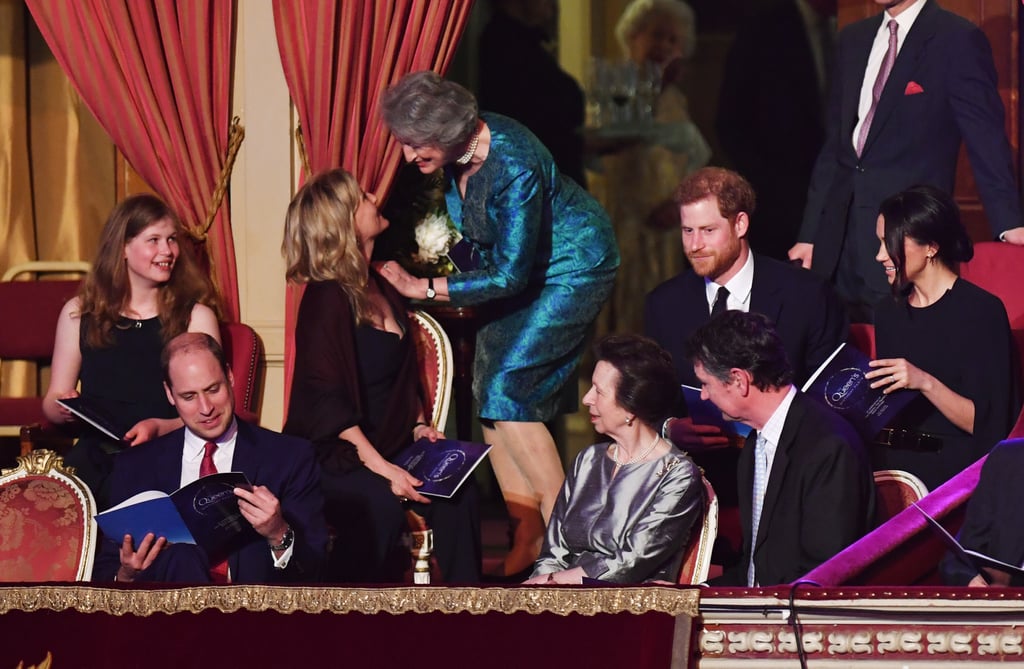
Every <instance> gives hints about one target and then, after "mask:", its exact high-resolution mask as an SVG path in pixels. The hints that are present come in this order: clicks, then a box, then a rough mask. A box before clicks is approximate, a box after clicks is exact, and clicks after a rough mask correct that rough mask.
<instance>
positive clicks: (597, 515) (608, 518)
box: [526, 335, 704, 584]
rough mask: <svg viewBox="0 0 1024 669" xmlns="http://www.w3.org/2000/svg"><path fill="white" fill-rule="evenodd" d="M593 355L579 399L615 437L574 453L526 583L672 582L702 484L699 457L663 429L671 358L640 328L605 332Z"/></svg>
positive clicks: (672, 384) (695, 518)
mask: <svg viewBox="0 0 1024 669" xmlns="http://www.w3.org/2000/svg"><path fill="white" fill-rule="evenodd" d="M594 352H595V357H596V358H597V365H596V367H594V375H593V377H592V385H591V387H590V391H589V392H587V394H586V395H585V396H584V397H583V403H584V404H585V405H587V407H588V408H589V409H590V420H591V422H592V423H593V424H594V429H595V430H597V431H598V432H600V433H601V434H604V435H607V436H609V437H611V438H612V442H611V443H607V442H605V443H600V444H595V445H593V446H591V447H590V448H587V449H586V450H584V451H583V452H581V453H580V454H579V456H577V458H576V463H575V464H574V465H573V469H572V471H571V472H569V475H568V476H567V477H566V479H565V485H564V486H562V493H561V495H559V498H558V502H557V503H556V504H555V510H554V513H553V514H552V516H551V523H550V524H549V525H548V531H547V539H546V540H545V542H544V549H543V550H542V551H541V555H540V559H539V560H538V561H537V565H536V568H535V569H534V571H533V577H532V578H530V579H529V580H528V581H526V583H527V584H544V583H580V582H581V579H583V578H584V577H586V578H596V579H601V580H603V581H611V582H613V583H640V582H642V581H651V580H658V581H669V582H672V583H675V582H676V581H677V578H678V576H679V568H680V565H681V563H682V559H683V548H684V547H685V546H686V543H687V541H688V540H689V538H690V528H691V527H693V524H694V523H696V522H699V520H700V517H701V513H702V510H703V494H704V488H703V485H702V484H701V479H700V470H699V469H698V468H697V465H695V464H694V463H693V460H691V459H690V458H689V456H687V455H686V454H685V453H683V452H682V451H680V450H679V449H677V448H676V447H675V446H674V445H673V444H672V443H671V442H669V441H666V440H665V439H662V438H661V435H660V434H659V428H660V423H661V416H662V415H663V412H665V411H668V410H670V409H671V407H672V405H673V401H674V400H675V397H676V395H678V393H679V385H678V382H677V381H676V374H675V368H674V367H673V366H672V358H671V356H669V354H668V353H666V352H665V350H664V349H662V348H661V347H660V346H658V345H657V344H656V343H654V341H652V340H650V339H647V338H646V337H640V336H636V335H612V336H609V337H606V338H604V339H602V340H601V341H600V342H598V343H597V346H595V348H594Z"/></svg>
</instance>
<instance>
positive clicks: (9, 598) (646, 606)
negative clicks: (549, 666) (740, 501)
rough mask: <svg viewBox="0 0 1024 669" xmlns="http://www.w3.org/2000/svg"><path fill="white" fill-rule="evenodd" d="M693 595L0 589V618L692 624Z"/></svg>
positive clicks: (687, 591)
mask: <svg viewBox="0 0 1024 669" xmlns="http://www.w3.org/2000/svg"><path fill="white" fill-rule="evenodd" d="M699 601H700V590H699V589H696V588H669V587H664V588H663V587H632V588H563V587H543V588H527V587H517V588H498V587H495V588H443V587H399V588H334V587H284V586H269V585H254V586H246V585H237V586H217V587H208V586H207V587H191V588H173V589H165V590H122V589H115V588H101V587H94V586H48V585H41V586H31V587H8V588H0V614H3V613H7V612H8V611H39V610H51V611H66V610H75V611H78V612H81V613H107V614H112V615H135V616H149V615H153V614H154V613H166V614H173V613H198V612H200V611H205V610H211V609H212V610H217V611H221V612H224V613H230V612H234V611H241V610H246V611H277V612H280V613H295V612H305V613H324V612H327V613H366V614H374V613H390V614H402V613H472V614H484V613H492V612H496V613H529V614H538V613H554V614H557V615H562V616H564V615H569V614H573V613H575V614H579V615H585V616H592V615H596V614H599V613H632V614H642V613H648V612H658V613H667V614H669V615H673V616H678V615H687V616H691V617H696V615H697V610H698V604H699Z"/></svg>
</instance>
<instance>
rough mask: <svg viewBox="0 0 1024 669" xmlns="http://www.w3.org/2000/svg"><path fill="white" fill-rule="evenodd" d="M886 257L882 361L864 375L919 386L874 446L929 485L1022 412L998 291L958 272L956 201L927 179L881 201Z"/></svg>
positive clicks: (888, 384)
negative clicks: (988, 289) (889, 287)
mask: <svg viewBox="0 0 1024 669" xmlns="http://www.w3.org/2000/svg"><path fill="white" fill-rule="evenodd" d="M877 232H878V238H879V240H880V242H881V245H880V249H879V252H878V256H877V260H878V261H879V262H880V263H881V264H882V266H883V268H884V270H885V273H886V276H887V277H888V279H889V283H890V284H891V285H892V287H893V298H892V299H886V300H883V301H882V302H880V303H879V304H878V306H877V307H876V309H875V333H876V348H877V353H878V359H877V360H874V361H872V363H871V365H872V367H874V368H875V369H874V371H872V372H870V373H868V375H867V376H868V378H871V379H873V380H874V382H873V383H872V386H873V387H876V388H877V387H884V388H886V392H894V391H899V390H903V389H910V390H917V391H919V392H920V394H921V396H920V397H918V398H917V399H915V400H914V401H913V402H911V403H910V404H909V405H908V406H907V407H906V408H905V409H904V410H903V411H902V412H901V413H900V414H899V415H898V416H897V417H896V420H895V421H894V423H893V424H892V425H890V426H889V428H887V429H886V430H883V432H882V434H881V435H880V437H879V440H878V442H879V443H876V444H875V445H874V446H873V448H872V461H873V465H874V468H875V469H876V470H877V469H902V470H905V471H908V472H910V473H912V474H914V475H916V476H918V477H919V478H920V479H921V480H922V481H924V483H925V484H926V485H927V486H928V487H929V488H930V489H931V488H935V487H936V486H938V485H940V484H942V483H944V482H945V481H946V480H948V479H949V478H950V477H952V476H953V475H954V474H956V473H958V472H960V471H961V470H963V469H964V468H965V467H967V466H968V465H970V464H971V463H972V462H974V461H975V460H977V459H978V458H980V457H981V456H983V455H985V454H986V453H988V452H989V450H991V448H992V447H993V446H994V445H995V444H996V443H997V442H999V441H1000V440H1001V439H1003V438H1004V437H1006V435H1007V434H1008V433H1009V432H1010V430H1011V429H1012V428H1013V423H1014V421H1015V420H1016V418H1017V413H1018V412H1019V410H1020V396H1019V388H1018V381H1017V378H1018V377H1017V371H1016V367H1015V364H1014V362H1015V356H1014V353H1013V351H1014V343H1013V336H1012V333H1011V331H1010V325H1009V321H1008V319H1007V317H1006V309H1005V308H1004V307H1003V303H1002V302H1001V301H1000V300H999V298H997V297H996V296H994V295H992V294H991V293H988V292H986V291H984V290H982V289H981V288H979V287H977V286H975V285H974V284H972V283H969V282H967V281H964V280H963V279H961V278H960V277H959V276H958V275H957V271H958V269H959V264H960V263H961V262H965V261H967V260H970V259H971V257H972V256H973V254H974V250H973V247H972V245H971V241H970V239H969V238H968V237H967V233H966V231H965V230H964V227H963V225H962V223H961V222H960V213H959V210H958V209H957V206H956V204H955V203H954V202H953V200H952V198H950V197H949V196H948V195H947V194H945V193H943V192H942V191H939V190H938V189H935V188H932V187H931V186H916V187H914V188H911V189H909V190H906V191H904V192H902V193H897V194H896V195H893V196H892V197H890V198H888V199H887V200H885V202H883V203H882V206H881V211H880V213H879V216H878V230H877Z"/></svg>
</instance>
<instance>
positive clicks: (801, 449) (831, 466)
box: [721, 392, 875, 586]
mask: <svg viewBox="0 0 1024 669" xmlns="http://www.w3.org/2000/svg"><path fill="white" fill-rule="evenodd" d="M756 438H757V433H756V432H751V433H750V435H749V436H748V437H747V443H746V445H745V446H744V448H743V451H742V452H741V453H740V460H739V467H738V471H737V477H736V480H737V486H738V489H739V508H740V524H741V525H742V527H743V550H742V552H741V558H740V560H739V562H738V563H737V564H736V566H735V567H734V568H733V569H732V570H730V571H729V572H727V573H726V574H724V575H723V576H722V579H721V583H722V584H730V585H746V577H747V565H748V563H749V561H750V552H751V545H752V542H751V536H750V534H751V524H752V517H751V507H752V497H753V485H754V450H755V446H754V443H755V440H756ZM874 499H875V484H874V480H873V478H872V474H871V465H870V462H869V459H868V455H867V452H866V450H865V448H864V444H863V443H862V441H861V439H860V437H859V436H858V435H857V432H856V431H855V430H854V429H853V427H852V426H851V425H850V424H849V423H847V422H846V421H845V420H844V419H843V418H842V417H840V416H839V415H838V414H836V413H835V412H833V411H832V410H830V409H828V408H826V407H823V406H821V405H820V404H818V403H817V402H815V401H814V400H812V399H811V398H809V397H807V396H806V395H804V394H802V393H799V392H798V393H797V395H796V397H794V398H793V403H792V405H790V408H789V413H788V414H787V415H786V421H785V424H784V426H783V428H782V436H781V437H780V439H779V444H778V448H777V450H776V452H775V460H774V462H773V463H772V469H771V471H770V472H769V475H768V487H767V489H766V490H765V496H764V503H763V505H762V508H761V520H760V523H759V524H758V531H757V539H756V541H755V542H753V546H754V548H753V551H754V573H755V578H756V579H757V582H758V583H759V584H760V585H762V586H769V585H777V584H780V583H789V582H791V581H794V580H796V579H798V578H800V577H801V576H803V575H804V574H806V573H807V572H808V571H810V570H811V569H813V568H814V567H816V566H818V565H819V564H821V563H822V562H824V561H825V560H827V559H829V558H830V557H832V556H833V555H835V554H836V553H838V552H839V551H840V550H842V549H843V548H845V547H846V546H847V545H849V544H850V543H852V542H853V541H855V540H856V539H858V538H859V537H861V536H862V535H863V534H864V533H865V532H867V530H868V529H869V528H870V527H871V522H872V519H873V517H874Z"/></svg>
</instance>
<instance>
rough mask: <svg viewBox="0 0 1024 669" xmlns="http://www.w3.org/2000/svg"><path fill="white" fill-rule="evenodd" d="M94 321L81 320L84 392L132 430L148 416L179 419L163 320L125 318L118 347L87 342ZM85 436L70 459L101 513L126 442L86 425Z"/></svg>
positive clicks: (117, 336)
mask: <svg viewBox="0 0 1024 669" xmlns="http://www.w3.org/2000/svg"><path fill="white" fill-rule="evenodd" d="M90 327H92V319H91V318H90V317H89V316H83V317H82V324H81V328H80V335H79V341H78V345H79V349H80V350H81V352H82V368H81V370H80V371H79V380H80V381H81V390H80V392H81V394H82V396H83V397H88V398H90V399H92V400H95V401H97V402H98V403H99V404H101V405H102V406H103V407H104V408H105V409H106V411H107V412H108V413H110V414H111V415H112V416H117V417H118V420H119V423H120V424H121V425H124V426H125V429H126V430H127V429H130V428H131V427H132V426H133V425H135V424H136V423H138V422H139V421H140V420H142V419H144V418H175V417H177V415H178V414H177V412H176V411H175V410H174V407H173V406H171V404H170V402H168V401H167V395H166V393H165V392H164V387H163V373H162V371H161V369H160V351H161V349H162V348H163V337H162V335H161V332H160V319H159V318H156V317H154V318H148V319H145V320H136V319H129V318H122V319H121V320H120V321H119V322H118V323H117V325H116V326H115V327H114V330H113V335H114V343H113V344H112V345H110V346H106V347H102V348H94V347H91V346H89V345H88V344H87V343H86V336H87V334H88V331H89V328H90ZM80 435H81V436H80V438H79V440H78V442H77V443H76V444H75V446H74V448H72V449H71V451H69V452H68V457H67V458H65V461H66V462H67V463H68V464H70V465H72V466H73V467H75V468H76V473H77V474H78V476H79V477H80V478H82V480H84V481H85V483H86V484H87V485H88V486H89V488H90V490H92V493H93V495H94V496H95V497H96V503H97V505H98V506H99V508H100V509H105V508H106V506H107V485H106V484H107V477H108V476H109V475H110V472H111V469H112V468H113V458H114V457H115V455H116V453H118V452H119V451H120V450H122V449H123V448H124V447H125V445H124V444H123V443H116V442H113V441H112V440H111V439H110V438H109V437H107V436H106V435H104V434H103V433H101V432H100V431H99V430H96V429H95V428H93V427H91V426H90V425H88V424H85V423H83V424H82V427H81V432H80Z"/></svg>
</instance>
